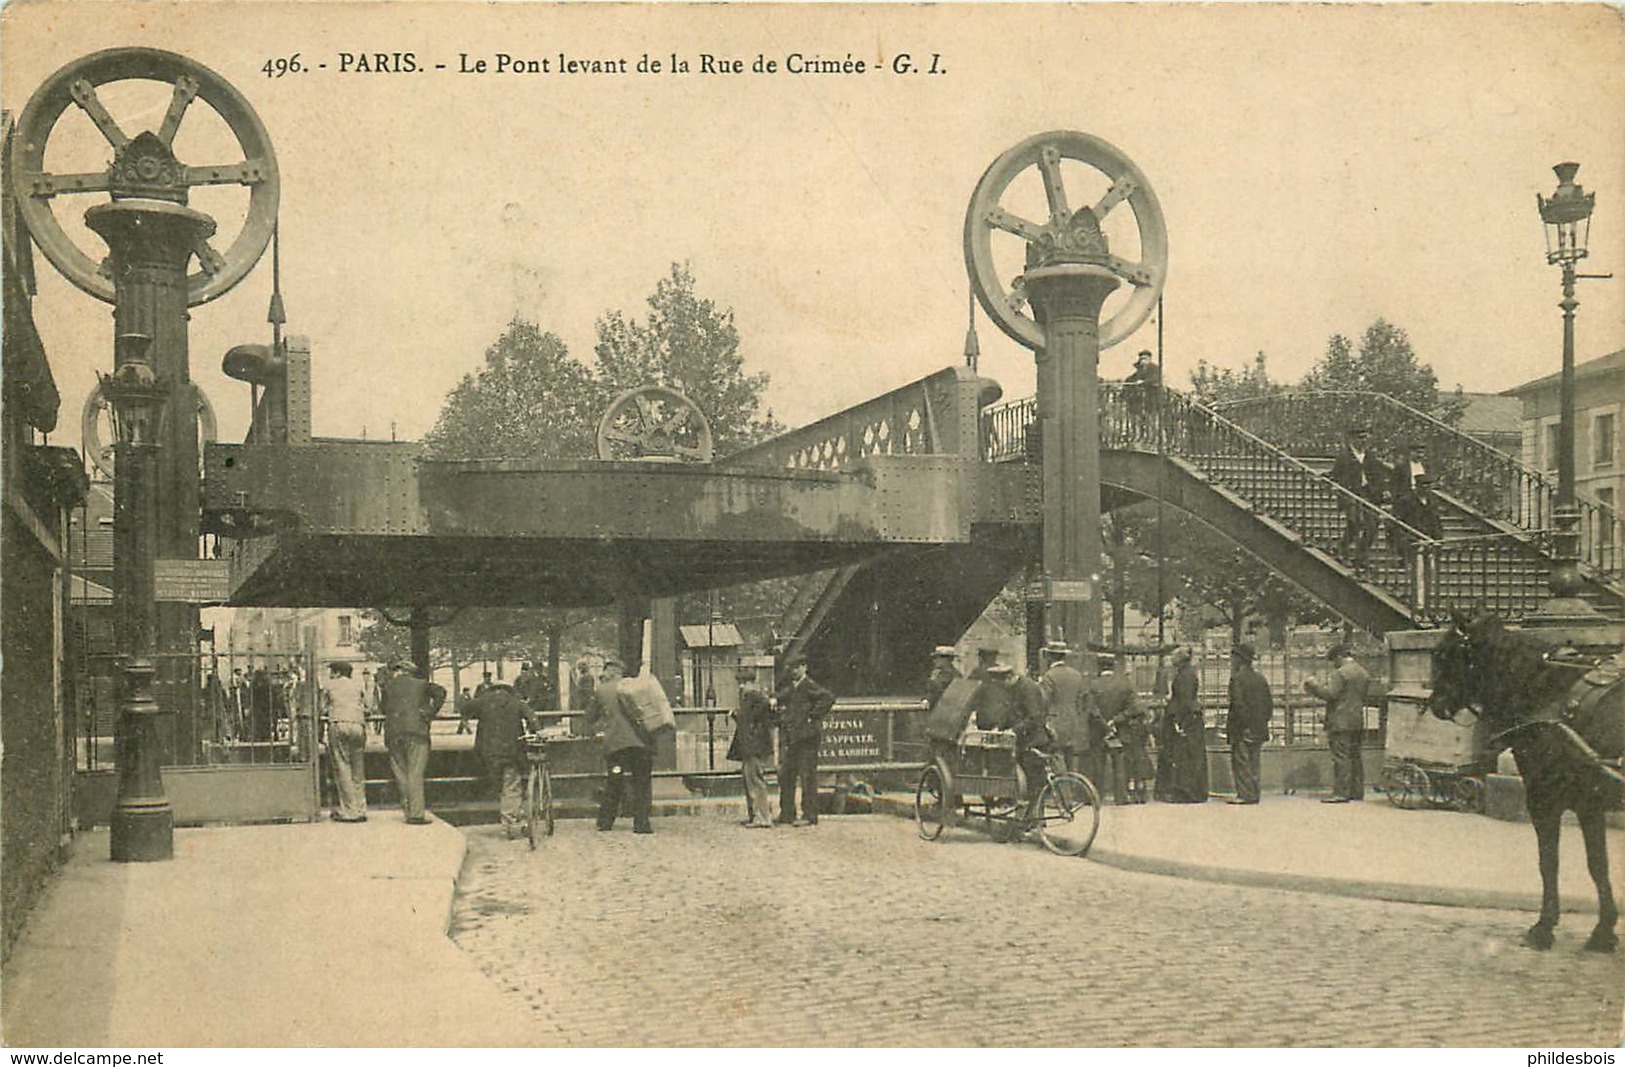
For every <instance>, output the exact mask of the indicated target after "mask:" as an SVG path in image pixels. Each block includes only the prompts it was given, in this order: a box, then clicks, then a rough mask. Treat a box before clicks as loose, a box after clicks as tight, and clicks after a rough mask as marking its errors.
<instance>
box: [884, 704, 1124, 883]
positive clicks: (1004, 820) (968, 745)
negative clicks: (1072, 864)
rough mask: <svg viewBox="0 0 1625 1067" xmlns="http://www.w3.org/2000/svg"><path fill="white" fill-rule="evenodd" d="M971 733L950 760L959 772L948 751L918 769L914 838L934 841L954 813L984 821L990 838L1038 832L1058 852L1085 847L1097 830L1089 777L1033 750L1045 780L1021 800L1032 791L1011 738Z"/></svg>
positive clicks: (1080, 851)
mask: <svg viewBox="0 0 1625 1067" xmlns="http://www.w3.org/2000/svg"><path fill="white" fill-rule="evenodd" d="M972 734H973V736H972V735H967V737H966V739H965V741H964V742H963V743H962V744H961V745H960V746H959V750H958V753H959V758H958V759H957V760H955V761H954V762H957V763H959V764H960V768H959V770H958V772H956V771H955V770H954V769H953V768H952V767H950V766H949V762H950V761H949V759H948V758H947V757H939V758H937V759H935V760H932V761H931V762H930V763H928V764H926V766H925V770H924V771H922V772H921V774H920V780H919V784H918V786H917V787H916V789H915V791H914V818H915V821H916V822H917V824H918V826H919V833H920V837H922V838H924V839H925V840H927V841H935V840H937V839H938V838H939V837H941V836H942V832H943V831H944V830H945V829H947V827H948V825H949V823H950V821H951V820H952V819H953V817H954V816H955V814H961V815H963V816H964V817H965V818H967V819H969V818H981V819H984V820H986V823H987V827H988V829H989V831H990V832H993V833H994V835H995V837H1001V836H1002V837H1003V839H1008V840H1019V839H1020V838H1021V837H1024V836H1026V834H1027V832H1028V831H1032V830H1036V831H1037V832H1038V837H1039V840H1041V841H1042V842H1043V843H1044V847H1045V848H1047V849H1049V850H1050V851H1051V852H1054V853H1056V854H1057V855H1060V856H1081V855H1083V854H1084V853H1086V852H1088V851H1089V846H1090V845H1092V844H1094V842H1095V834H1096V833H1097V832H1098V831H1099V829H1100V794H1099V792H1098V791H1096V789H1095V786H1094V783H1092V782H1090V781H1089V779H1088V778H1085V777H1084V776H1083V775H1081V774H1078V773H1076V772H1075V771H1068V770H1066V769H1065V768H1064V767H1061V766H1059V763H1060V761H1059V759H1058V757H1056V756H1055V755H1054V754H1053V753H1049V752H1045V751H1043V750H1040V749H1033V753H1034V754H1035V755H1037V756H1039V757H1040V758H1041V759H1042V760H1043V762H1044V781H1043V783H1042V784H1041V785H1039V787H1038V792H1037V794H1036V796H1037V802H1036V803H1031V804H1030V803H1029V802H1028V800H1027V799H1026V798H1027V797H1029V796H1033V795H1034V794H1032V793H1029V791H1028V782H1027V774H1026V772H1025V771H1024V770H1023V769H1022V767H1021V765H1020V763H1019V762H1018V761H1017V760H1016V759H1015V752H1014V738H1013V736H1012V735H1010V734H1008V733H1007V732H1004V731H973V732H972ZM1012 798H1013V799H1012ZM1085 809H1088V810H1087V811H1085Z"/></svg>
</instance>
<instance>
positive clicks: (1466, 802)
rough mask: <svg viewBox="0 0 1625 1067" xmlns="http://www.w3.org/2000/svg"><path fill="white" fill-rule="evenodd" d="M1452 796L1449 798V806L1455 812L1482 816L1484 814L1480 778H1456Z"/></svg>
mask: <svg viewBox="0 0 1625 1067" xmlns="http://www.w3.org/2000/svg"><path fill="white" fill-rule="evenodd" d="M1454 794H1455V795H1454V796H1453V797H1451V802H1452V805H1451V806H1452V807H1454V808H1455V809H1456V810H1457V811H1465V812H1467V813H1468V814H1469V815H1482V814H1483V813H1484V780H1483V779H1482V778H1474V777H1465V778H1457V779H1456V788H1455V790H1454Z"/></svg>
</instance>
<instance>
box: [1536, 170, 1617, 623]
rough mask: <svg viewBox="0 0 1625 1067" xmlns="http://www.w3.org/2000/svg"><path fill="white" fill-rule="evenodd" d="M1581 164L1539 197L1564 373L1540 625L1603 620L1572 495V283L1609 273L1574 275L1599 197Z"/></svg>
mask: <svg viewBox="0 0 1625 1067" xmlns="http://www.w3.org/2000/svg"><path fill="white" fill-rule="evenodd" d="M1579 169H1580V164H1578V163H1572V162H1570V163H1559V164H1557V166H1555V167H1553V168H1552V170H1553V171H1554V172H1556V174H1557V190H1556V191H1555V192H1553V193H1552V195H1551V198H1550V199H1547V198H1546V197H1543V196H1541V195H1539V194H1538V193H1537V194H1536V195H1535V203H1536V204H1537V205H1538V206H1539V208H1540V219H1541V222H1542V223H1543V224H1544V225H1545V227H1546V262H1547V263H1551V264H1556V265H1557V266H1559V267H1561V268H1562V269H1563V299H1562V300H1561V301H1559V302H1558V305H1557V306H1558V307H1560V308H1562V309H1563V374H1562V379H1561V385H1560V387H1559V392H1558V407H1559V417H1558V430H1557V506H1556V507H1555V508H1554V509H1553V512H1552V518H1553V520H1554V522H1555V523H1556V532H1555V533H1554V534H1553V537H1552V542H1553V546H1552V547H1553V551H1552V555H1553V563H1552V573H1551V578H1550V583H1551V585H1550V589H1551V597H1550V598H1549V599H1548V600H1547V601H1546V603H1545V604H1543V605H1542V606H1541V609H1540V610H1539V611H1538V612H1536V613H1535V614H1534V615H1532V616H1530V618H1529V619H1528V622H1529V623H1530V624H1531V625H1536V626H1573V625H1586V624H1592V623H1597V622H1600V621H1602V619H1601V616H1599V615H1598V613H1597V610H1596V609H1595V608H1593V607H1592V606H1591V605H1590V604H1589V603H1587V602H1586V601H1585V600H1584V599H1582V598H1581V596H1580V589H1581V581H1580V529H1579V523H1580V509H1579V507H1578V505H1577V504H1576V503H1575V498H1574V419H1575V416H1574V309H1575V308H1577V307H1579V305H1580V302H1579V301H1578V300H1576V299H1575V298H1574V283H1575V280H1576V279H1579V278H1595V277H1607V275H1586V274H1577V273H1575V269H1574V267H1575V264H1576V263H1578V262H1579V261H1580V260H1582V259H1584V258H1585V257H1586V241H1587V239H1588V238H1589V236H1590V230H1591V211H1592V208H1593V206H1594V205H1595V202H1596V198H1597V195H1596V194H1595V193H1588V192H1586V191H1585V190H1584V189H1582V188H1581V187H1580V186H1579V185H1578V184H1577V183H1576V182H1575V180H1574V175H1575V174H1576V173H1577V172H1578V171H1579Z"/></svg>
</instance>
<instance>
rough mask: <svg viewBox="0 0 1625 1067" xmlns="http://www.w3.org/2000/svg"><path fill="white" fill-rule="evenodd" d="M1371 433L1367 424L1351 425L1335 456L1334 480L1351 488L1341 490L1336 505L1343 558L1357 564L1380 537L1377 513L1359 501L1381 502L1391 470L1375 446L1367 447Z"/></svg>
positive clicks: (1333, 460)
mask: <svg viewBox="0 0 1625 1067" xmlns="http://www.w3.org/2000/svg"><path fill="white" fill-rule="evenodd" d="M1369 437H1370V433H1369V431H1367V430H1366V428H1365V426H1364V425H1355V426H1351V427H1349V430H1348V432H1347V433H1346V434H1345V435H1344V437H1343V447H1342V448H1340V449H1338V452H1337V455H1336V456H1335V457H1333V459H1332V469H1331V473H1330V477H1331V480H1332V481H1334V482H1336V483H1337V484H1338V485H1340V486H1342V487H1343V488H1344V489H1346V490H1348V495H1344V494H1342V493H1339V494H1338V496H1337V506H1338V508H1339V510H1341V511H1342V513H1343V540H1342V542H1341V547H1342V552H1343V556H1344V558H1346V559H1348V560H1349V561H1350V562H1351V563H1354V564H1355V565H1357V566H1364V565H1365V557H1366V553H1367V552H1369V551H1370V550H1371V543H1372V542H1373V541H1375V540H1376V539H1377V517H1376V513H1375V512H1374V511H1373V510H1372V509H1371V508H1369V507H1363V506H1361V503H1360V501H1365V502H1367V503H1370V504H1380V503H1381V502H1382V494H1383V489H1384V486H1385V483H1386V481H1387V474H1388V470H1387V468H1386V467H1385V466H1383V462H1382V460H1380V459H1378V458H1377V454H1376V452H1375V451H1374V450H1372V449H1371V448H1370V447H1368V442H1369Z"/></svg>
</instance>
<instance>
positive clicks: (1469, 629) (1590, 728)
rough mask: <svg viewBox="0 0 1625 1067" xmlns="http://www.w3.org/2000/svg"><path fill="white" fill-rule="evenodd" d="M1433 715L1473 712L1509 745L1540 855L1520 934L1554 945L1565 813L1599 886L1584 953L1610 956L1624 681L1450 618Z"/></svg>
mask: <svg viewBox="0 0 1625 1067" xmlns="http://www.w3.org/2000/svg"><path fill="white" fill-rule="evenodd" d="M1429 704H1430V709H1431V710H1432V712H1433V714H1434V715H1436V716H1438V717H1439V718H1441V719H1453V718H1454V717H1455V716H1456V714H1457V713H1458V712H1460V711H1461V710H1463V709H1464V708H1470V709H1472V710H1474V711H1475V712H1477V713H1478V715H1479V716H1480V718H1481V721H1482V722H1483V724H1484V726H1485V728H1486V729H1487V731H1488V734H1489V743H1490V746H1491V747H1492V748H1494V749H1500V748H1503V747H1510V748H1511V749H1512V755H1513V758H1514V759H1515V760H1517V763H1518V772H1519V773H1520V774H1522V775H1523V782H1524V799H1525V804H1526V806H1527V807H1528V809H1529V821H1530V822H1531V823H1533V824H1534V827H1535V843H1536V847H1537V850H1538V852H1539V856H1540V881H1541V904H1540V919H1539V921H1537V922H1536V923H1535V925H1534V926H1532V927H1530V928H1529V930H1528V932H1527V933H1525V934H1524V938H1523V940H1524V944H1526V945H1528V946H1529V947H1530V948H1534V949H1548V948H1551V946H1552V941H1553V936H1552V932H1553V929H1554V928H1555V927H1556V926H1557V920H1558V891H1557V860H1558V838H1559V835H1560V834H1561V832H1562V818H1563V812H1564V811H1572V812H1574V814H1575V817H1576V818H1577V819H1578V820H1579V823H1580V834H1581V836H1582V837H1583V838H1584V840H1585V849H1586V867H1587V869H1588V870H1589V871H1590V872H1591V880H1592V881H1593V882H1595V883H1596V886H1597V925H1596V927H1595V928H1594V929H1593V930H1592V931H1591V936H1590V937H1589V938H1587V940H1586V943H1585V947H1586V949H1587V950H1588V951H1591V952H1613V951H1614V950H1615V949H1616V948H1617V947H1618V945H1619V937H1618V935H1617V934H1616V933H1615V932H1614V926H1615V924H1616V923H1617V922H1618V919H1619V906H1618V904H1617V903H1616V902H1615V901H1614V891H1613V887H1612V886H1611V885H1610V884H1609V878H1608V841H1607V836H1606V832H1605V831H1606V822H1607V813H1608V812H1609V811H1614V810H1619V809H1620V808H1621V807H1622V806H1625V776H1622V775H1621V772H1620V756H1621V753H1622V752H1625V675H1622V672H1621V669H1620V666H1619V665H1618V662H1617V661H1612V662H1610V661H1599V660H1598V659H1595V658H1586V657H1581V656H1579V655H1578V654H1576V653H1574V651H1573V650H1571V649H1562V650H1548V649H1543V648H1542V646H1540V645H1539V644H1537V643H1536V641H1535V640H1534V639H1533V638H1532V637H1530V636H1529V635H1527V634H1522V633H1517V632H1515V631H1513V630H1510V629H1508V628H1507V627H1506V626H1504V625H1503V624H1502V623H1501V621H1500V620H1499V619H1498V618H1496V617H1495V616H1493V615H1480V616H1477V617H1475V618H1472V619H1467V618H1464V617H1462V616H1457V617H1456V618H1455V619H1454V620H1453V622H1452V625H1451V627H1450V629H1449V630H1448V631H1447V633H1446V634H1445V637H1444V639H1443V641H1442V642H1441V643H1440V644H1439V645H1438V647H1437V648H1436V649H1435V650H1434V653H1433V695H1432V697H1431V698H1430V701H1429Z"/></svg>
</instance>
